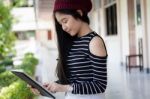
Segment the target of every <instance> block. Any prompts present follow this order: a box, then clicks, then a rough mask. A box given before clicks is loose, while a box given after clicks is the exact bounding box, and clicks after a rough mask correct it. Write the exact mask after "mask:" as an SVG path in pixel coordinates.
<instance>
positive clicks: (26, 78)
mask: <svg viewBox="0 0 150 99" xmlns="http://www.w3.org/2000/svg"><path fill="white" fill-rule="evenodd" d="M11 72H12V73H13V74H15V75H16V76H18V77H19V78H21V79H22V80H24V81H25V82H26V83H28V84H29V85H31V86H33V87H34V88H36V89H37V90H38V91H39V92H40V94H41V95H42V96H46V97H50V98H53V99H55V97H54V96H53V95H52V94H51V93H50V92H49V91H48V90H47V89H45V88H44V87H42V85H41V84H39V83H38V82H37V81H35V80H33V79H32V78H31V77H30V76H28V75H27V74H26V73H24V72H23V71H22V70H11Z"/></svg>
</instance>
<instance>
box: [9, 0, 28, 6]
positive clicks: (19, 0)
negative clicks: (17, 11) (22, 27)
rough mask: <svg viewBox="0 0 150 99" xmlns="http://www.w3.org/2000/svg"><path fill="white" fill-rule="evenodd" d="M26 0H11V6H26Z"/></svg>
mask: <svg viewBox="0 0 150 99" xmlns="http://www.w3.org/2000/svg"><path fill="white" fill-rule="evenodd" d="M27 3H28V2H27V0H12V6H13V7H23V6H27Z"/></svg>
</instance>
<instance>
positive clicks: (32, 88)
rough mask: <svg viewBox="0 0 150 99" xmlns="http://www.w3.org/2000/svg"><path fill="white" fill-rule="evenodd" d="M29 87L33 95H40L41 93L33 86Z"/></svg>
mask: <svg viewBox="0 0 150 99" xmlns="http://www.w3.org/2000/svg"><path fill="white" fill-rule="evenodd" d="M27 87H29V88H30V90H31V92H32V93H33V94H35V95H40V92H39V91H38V90H37V89H36V88H34V87H32V86H31V85H27Z"/></svg>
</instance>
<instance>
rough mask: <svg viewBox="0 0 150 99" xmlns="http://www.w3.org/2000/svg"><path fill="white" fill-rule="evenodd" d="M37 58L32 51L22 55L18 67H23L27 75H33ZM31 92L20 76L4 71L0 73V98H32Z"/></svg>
mask: <svg viewBox="0 0 150 99" xmlns="http://www.w3.org/2000/svg"><path fill="white" fill-rule="evenodd" d="M37 64H38V60H37V59H36V58H35V57H34V55H33V54H32V53H27V54H25V56H24V59H23V63H22V64H21V65H20V66H19V67H18V69H23V70H24V71H25V72H26V73H27V74H28V75H30V76H34V71H35V66H36V65H37ZM32 97H33V94H32V93H31V91H30V90H29V88H28V87H27V84H26V83H25V82H24V81H22V80H21V79H20V78H18V77H17V76H15V75H14V74H12V73H11V72H10V71H6V72H3V73H1V74H0V99H32Z"/></svg>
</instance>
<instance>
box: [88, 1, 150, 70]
mask: <svg viewBox="0 0 150 99" xmlns="http://www.w3.org/2000/svg"><path fill="white" fill-rule="evenodd" d="M92 1H93V5H94V8H93V11H92V12H91V15H90V16H91V26H92V27H93V28H94V30H96V32H98V33H99V34H100V35H101V36H102V37H103V38H104V40H105V42H106V45H107V49H108V54H109V59H108V62H109V64H111V66H113V65H114V66H118V65H119V66H120V64H122V65H125V63H126V56H127V55H132V54H138V53H139V48H142V51H143V57H144V68H145V69H146V68H150V67H149V66H150V43H149V42H150V39H149V38H150V28H148V27H149V26H150V1H149V0H92ZM141 40H142V45H139V41H141ZM142 46H143V47H142ZM138 62H139V61H138V60H137V59H134V60H133V61H132V63H136V64H138Z"/></svg>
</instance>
